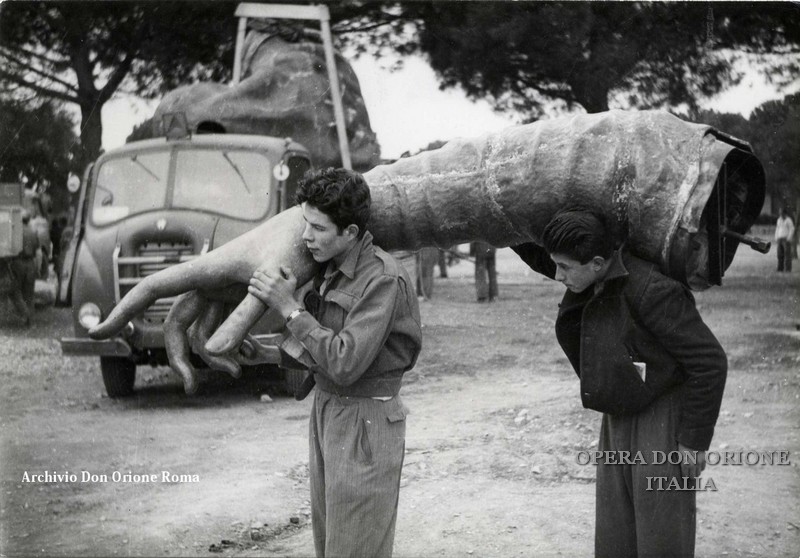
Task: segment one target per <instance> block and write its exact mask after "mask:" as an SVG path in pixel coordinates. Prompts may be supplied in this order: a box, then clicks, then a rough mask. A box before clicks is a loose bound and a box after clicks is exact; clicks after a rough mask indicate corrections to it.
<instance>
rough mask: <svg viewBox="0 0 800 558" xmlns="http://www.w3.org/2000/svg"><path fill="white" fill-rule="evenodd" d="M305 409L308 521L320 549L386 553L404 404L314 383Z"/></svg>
mask: <svg viewBox="0 0 800 558" xmlns="http://www.w3.org/2000/svg"><path fill="white" fill-rule="evenodd" d="M315 391H316V394H315V396H314V404H313V407H312V409H311V423H310V436H309V445H310V458H309V473H310V476H311V526H312V530H313V532H314V548H315V550H316V553H317V556H319V557H328V558H331V557H339V556H351V557H364V558H366V557H370V558H372V557H375V558H381V557H390V556H391V555H392V547H393V545H394V529H395V522H396V520H397V503H398V498H399V494H400V473H401V471H402V468H403V457H404V452H405V438H406V422H405V415H406V412H405V408H404V407H403V403H402V401H400V398H399V396H395V397H394V398H392V399H391V400H390V401H379V400H375V399H370V398H368V397H340V396H338V395H334V394H331V393H327V392H324V391H321V390H320V389H319V388H317V389H316V390H315Z"/></svg>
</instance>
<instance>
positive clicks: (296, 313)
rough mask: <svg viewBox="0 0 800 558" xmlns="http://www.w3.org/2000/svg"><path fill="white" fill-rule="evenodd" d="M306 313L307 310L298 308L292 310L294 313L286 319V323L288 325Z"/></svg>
mask: <svg viewBox="0 0 800 558" xmlns="http://www.w3.org/2000/svg"><path fill="white" fill-rule="evenodd" d="M305 311H306V309H305V308H297V309H296V310H292V312H291V313H290V314H289V315H288V316H287V317H286V323H287V324H288V323H289V322H291V321H292V320H294V319H295V318H296V317H297V316H299V315H300V314H302V313H303V312H305Z"/></svg>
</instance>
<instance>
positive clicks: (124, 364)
mask: <svg viewBox="0 0 800 558" xmlns="http://www.w3.org/2000/svg"><path fill="white" fill-rule="evenodd" d="M100 371H101V372H102V373H103V384H105V386H106V393H108V396H109V397H111V398H117V397H129V396H131V395H133V382H134V381H135V380H136V364H134V363H133V362H132V361H130V360H128V359H127V358H120V357H100Z"/></svg>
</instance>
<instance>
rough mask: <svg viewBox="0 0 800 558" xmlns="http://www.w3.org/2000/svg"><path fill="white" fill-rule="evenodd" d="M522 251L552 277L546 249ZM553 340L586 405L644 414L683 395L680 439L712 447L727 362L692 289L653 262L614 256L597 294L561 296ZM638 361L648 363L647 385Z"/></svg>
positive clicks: (695, 445) (592, 291) (536, 267)
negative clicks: (672, 394) (666, 397)
mask: <svg viewBox="0 0 800 558" xmlns="http://www.w3.org/2000/svg"><path fill="white" fill-rule="evenodd" d="M537 249H538V250H537ZM517 252H518V253H520V255H521V256H522V257H523V259H524V260H525V261H526V263H528V264H529V265H530V266H531V267H532V268H533V269H534V270H536V271H539V272H540V273H543V274H545V275H547V276H549V277H551V278H554V277H555V266H554V265H553V264H552V262H550V263H548V261H549V258H548V257H546V253H545V252H544V250H543V249H541V248H538V247H531V246H528V245H526V249H525V250H517ZM556 337H557V338H558V341H559V344H560V345H561V346H562V348H563V349H564V352H565V353H566V355H567V358H568V359H569V361H570V363H571V364H572V366H573V369H574V370H575V372H576V373H577V374H578V376H579V377H580V381H581V400H582V402H583V405H584V406H585V407H587V408H590V409H595V410H597V411H601V412H604V413H610V414H615V415H616V414H619V415H625V414H634V413H640V412H643V411H644V410H645V409H647V407H648V406H649V405H650V403H652V402H653V401H654V400H655V399H656V398H658V397H659V396H661V395H663V394H665V393H667V392H668V391H670V390H673V389H679V390H681V419H680V423H679V428H678V441H679V442H681V443H682V444H684V445H685V446H687V447H689V448H692V449H696V450H706V449H708V446H709V444H710V442H711V438H712V436H713V433H714V426H715V424H716V421H717V417H718V415H719V408H720V404H721V401H722V394H723V390H724V387H725V378H726V375H727V358H726V356H725V352H724V350H723V349H722V347H721V346H720V344H719V342H718V341H717V339H716V337H714V334H713V333H712V332H711V330H709V328H708V326H706V324H705V323H704V322H703V320H702V318H701V317H700V314H699V313H698V311H697V308H696V305H695V301H694V297H693V296H692V294H691V292H690V291H689V289H688V288H687V287H685V286H684V285H682V284H681V283H679V282H677V281H675V280H673V279H670V278H669V277H666V276H664V275H663V274H661V273H660V272H659V271H658V268H657V266H656V265H654V264H652V263H650V262H646V261H644V260H641V259H639V258H636V257H635V256H633V255H631V254H629V253H627V252H625V251H618V252H615V253H614V255H613V257H612V261H611V265H610V267H609V269H608V272H607V273H606V275H605V277H604V278H603V280H602V281H601V282H599V283H597V284H596V288H592V287H590V288H589V289H587V290H586V291H584V292H583V293H573V292H571V291H569V290H568V291H567V292H566V293H565V294H564V298H563V299H562V301H561V304H560V305H559V312H558V318H557V320H556ZM634 363H643V365H644V374H643V375H644V379H643V378H642V374H640V372H639V371H638V370H637V367H636V365H635V364H634Z"/></svg>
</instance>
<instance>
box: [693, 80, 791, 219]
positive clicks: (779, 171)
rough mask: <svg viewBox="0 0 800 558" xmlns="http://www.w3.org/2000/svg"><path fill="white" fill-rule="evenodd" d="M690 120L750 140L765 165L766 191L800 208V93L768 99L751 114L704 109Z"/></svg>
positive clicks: (788, 204)
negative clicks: (798, 155) (772, 99)
mask: <svg viewBox="0 0 800 558" xmlns="http://www.w3.org/2000/svg"><path fill="white" fill-rule="evenodd" d="M691 120H693V121H695V122H701V123H703V124H708V125H710V126H714V127H715V128H717V129H719V130H722V131H723V132H725V133H727V134H730V135H732V136H735V137H737V138H739V139H743V140H745V141H747V142H748V143H749V144H750V145H751V146H752V148H753V151H754V152H755V154H756V155H757V156H758V158H759V160H760V161H761V163H762V164H763V165H764V172H765V174H766V181H767V191H768V192H769V193H770V194H771V195H772V197H773V199H776V200H779V203H780V205H785V206H788V207H790V208H796V209H798V210H800V159H798V157H797V154H798V153H800V126H798V123H800V93H794V94H792V95H789V96H787V97H784V98H783V99H781V100H779V101H768V102H766V103H764V104H762V105H760V106H759V107H757V108H756V109H755V110H754V111H753V112H752V114H750V117H749V118H744V117H743V116H742V115H740V114H727V113H717V112H714V111H701V112H697V113H695V114H693V115H692V118H691Z"/></svg>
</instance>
